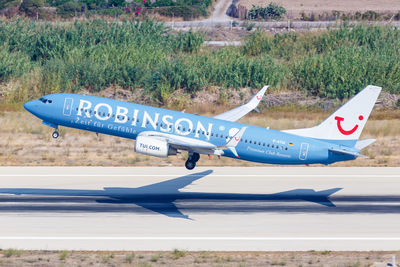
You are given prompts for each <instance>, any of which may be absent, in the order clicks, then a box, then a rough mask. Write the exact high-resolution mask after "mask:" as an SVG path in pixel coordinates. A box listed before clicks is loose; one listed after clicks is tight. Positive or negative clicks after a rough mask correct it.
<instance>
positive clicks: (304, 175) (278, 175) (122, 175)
mask: <svg viewBox="0 0 400 267" xmlns="http://www.w3.org/2000/svg"><path fill="white" fill-rule="evenodd" d="M159 176H162V177H180V176H192V177H203V176H204V175H195V174H190V173H188V174H9V175H7V174H0V177H159ZM243 176H246V177H266V178H274V177H288V178H293V177H299V178H317V177H327V178H329V177H346V178H347V177H348V178H374V177H377V175H375V174H374V175H369V174H353V175H346V174H245V175H243V174H209V175H207V177H243ZM379 178H400V174H392V175H390V174H383V175H379Z"/></svg>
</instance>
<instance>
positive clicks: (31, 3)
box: [20, 0, 44, 17]
mask: <svg viewBox="0 0 400 267" xmlns="http://www.w3.org/2000/svg"><path fill="white" fill-rule="evenodd" d="M43 6H44V0H24V1H23V2H22V3H21V6H20V10H21V11H22V12H24V13H25V14H26V15H27V16H29V17H34V16H37V15H38V14H39V10H40V8H42V7H43Z"/></svg>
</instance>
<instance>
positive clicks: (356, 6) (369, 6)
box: [239, 0, 400, 17]
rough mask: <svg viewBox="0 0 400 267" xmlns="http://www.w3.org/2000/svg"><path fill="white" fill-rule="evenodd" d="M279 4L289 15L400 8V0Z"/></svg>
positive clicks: (247, 0) (286, 0) (252, 1)
mask: <svg viewBox="0 0 400 267" xmlns="http://www.w3.org/2000/svg"><path fill="white" fill-rule="evenodd" d="M273 2H274V3H277V4H278V5H281V6H283V7H284V8H286V10H287V13H288V15H293V16H294V17H296V16H298V15H299V14H300V13H301V12H306V13H307V12H314V13H316V14H320V13H323V12H331V11H334V10H337V11H344V12H349V13H353V12H357V11H360V12H365V11H369V10H372V11H375V12H382V13H384V12H395V11H398V10H400V2H399V1H391V0H378V1H371V0H355V1H346V0H338V1H329V0H276V1H273ZM268 3H269V2H266V1H263V0H240V1H239V4H240V5H243V6H245V7H247V8H248V9H250V8H251V7H252V6H253V5H255V6H266V4H268Z"/></svg>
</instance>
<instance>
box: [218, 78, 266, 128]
mask: <svg viewBox="0 0 400 267" xmlns="http://www.w3.org/2000/svg"><path fill="white" fill-rule="evenodd" d="M268 87H269V86H268V85H266V86H264V87H263V88H262V89H261V90H260V91H259V92H258V93H257V94H256V95H255V96H253V98H252V99H250V101H249V102H247V103H246V104H244V105H242V106H240V107H237V108H234V109H232V110H229V111H227V112H224V113H221V114H218V115H216V116H214V118H215V119H220V120H226V121H237V120H239V119H240V118H242V117H243V116H244V115H246V114H247V113H249V112H250V111H252V110H253V109H255V108H256V107H257V106H258V104H259V103H260V101H261V99H262V97H263V95H264V94H265V91H266V90H267V88H268Z"/></svg>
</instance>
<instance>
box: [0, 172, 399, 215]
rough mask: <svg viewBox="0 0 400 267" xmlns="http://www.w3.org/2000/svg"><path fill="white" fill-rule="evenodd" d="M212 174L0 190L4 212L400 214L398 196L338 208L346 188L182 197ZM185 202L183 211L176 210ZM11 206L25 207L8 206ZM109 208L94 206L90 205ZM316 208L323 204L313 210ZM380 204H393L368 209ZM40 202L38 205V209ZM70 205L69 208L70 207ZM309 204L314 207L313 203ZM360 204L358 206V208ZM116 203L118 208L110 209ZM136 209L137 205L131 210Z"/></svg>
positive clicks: (352, 199) (358, 199)
mask: <svg viewBox="0 0 400 267" xmlns="http://www.w3.org/2000/svg"><path fill="white" fill-rule="evenodd" d="M212 172H213V171H212V170H207V171H204V172H199V173H194V174H190V175H185V176H182V177H178V178H175V179H171V180H167V181H163V182H160V183H155V184H150V185H146V186H142V187H137V188H125V187H105V188H104V189H103V190H79V189H78V190H74V189H40V188H0V194H12V195H17V196H9V195H0V203H1V204H2V205H0V212H34V211H36V212H49V211H50V212H51V211H54V212H137V213H140V212H143V210H142V209H141V208H139V207H138V206H140V207H143V208H145V209H148V210H151V211H153V212H157V213H160V214H163V215H166V216H168V217H175V218H185V219H190V218H189V216H188V215H185V214H184V213H182V212H181V210H185V211H188V212H190V211H196V212H215V213H228V212H279V213H284V212H304V213H308V212H311V213H313V212H321V213H331V212H340V213H348V212H367V213H371V212H375V213H393V212H396V213H400V207H399V206H398V205H393V204H394V203H390V202H396V204H397V203H399V202H400V197H398V196H342V197H335V202H337V201H342V202H346V203H350V204H349V205H344V206H343V207H336V206H335V204H333V203H332V201H331V200H330V196H331V195H332V194H334V193H336V192H338V191H339V190H341V189H342V188H332V189H328V190H322V191H315V190H313V189H294V190H289V191H284V192H279V193H275V194H245V193H203V192H181V191H179V189H182V188H184V187H186V186H188V185H190V184H191V183H193V182H194V181H196V180H199V179H201V178H203V177H205V176H207V175H209V174H211V173H212ZM175 201H178V202H179V206H180V208H179V209H178V207H177V206H176V205H175V203H174V202H175ZM7 202H13V203H22V204H20V205H4V204H6V203H7ZM93 202H95V203H100V204H103V205H99V204H97V205H91V204H90V203H93ZM310 202H311V203H316V204H318V205H310ZM363 202H378V203H379V202H380V203H383V202H384V203H386V204H387V205H375V206H373V207H371V205H367V204H363ZM32 203H35V205H32ZM65 203H67V204H65ZM307 203H309V204H307ZM356 203H357V204H356ZM108 204H115V205H108ZM129 204H134V205H129Z"/></svg>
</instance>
